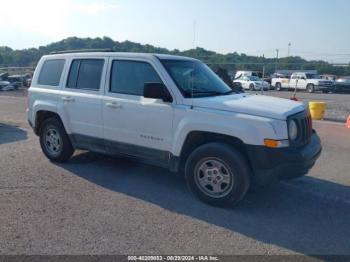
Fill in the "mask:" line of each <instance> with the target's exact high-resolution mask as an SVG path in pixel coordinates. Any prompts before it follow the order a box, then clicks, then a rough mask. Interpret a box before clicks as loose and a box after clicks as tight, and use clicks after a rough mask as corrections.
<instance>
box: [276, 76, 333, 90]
mask: <svg viewBox="0 0 350 262" xmlns="http://www.w3.org/2000/svg"><path fill="white" fill-rule="evenodd" d="M271 85H272V87H274V88H275V90H277V91H281V90H282V89H295V88H296V89H301V90H306V91H307V92H309V93H313V92H315V91H317V90H320V91H322V92H323V93H327V92H329V91H332V90H333V87H334V82H333V81H330V80H324V79H321V78H320V77H319V76H318V75H315V74H309V73H303V72H296V73H293V74H292V76H291V77H290V79H289V78H287V77H276V78H272V80H271Z"/></svg>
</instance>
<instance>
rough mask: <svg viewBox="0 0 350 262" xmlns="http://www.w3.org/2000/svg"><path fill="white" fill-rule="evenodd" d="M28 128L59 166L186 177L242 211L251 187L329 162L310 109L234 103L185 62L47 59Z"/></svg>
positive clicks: (233, 96)
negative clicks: (104, 158) (142, 165)
mask: <svg viewBox="0 0 350 262" xmlns="http://www.w3.org/2000/svg"><path fill="white" fill-rule="evenodd" d="M28 104H29V108H28V122H29V124H30V125H31V126H32V128H33V129H34V132H35V134H37V135H38V136H39V137H40V144H41V147H42V150H43V152H44V154H45V155H46V156H47V157H48V158H49V159H50V160H52V161H58V162H61V161H66V160H68V159H69V158H70V157H71V156H72V154H73V152H74V150H75V149H83V150H90V151H94V152H99V153H102V154H108V155H119V156H128V157H132V158H135V159H137V160H139V161H142V162H146V163H150V164H153V165H157V166H161V167H165V168H168V169H169V170H170V171H173V172H183V173H184V174H185V177H186V181H187V184H188V187H189V188H190V189H191V191H192V192H193V193H194V194H195V195H196V196H198V197H199V198H200V199H202V200H203V201H205V202H207V203H210V204H213V205H233V204H236V203H237V202H238V201H240V200H241V199H242V198H243V197H244V195H245V194H246V192H247V190H248V189H249V187H250V185H251V183H252V182H255V183H257V184H264V183H266V182H268V181H271V180H272V179H276V178H277V179H289V178H294V177H299V176H302V175H305V174H306V173H307V172H308V170H309V169H310V168H311V167H312V166H313V165H314V164H315V161H316V159H317V158H318V157H319V155H320V153H321V144H320V139H319V137H318V136H317V134H316V132H315V131H314V130H313V129H312V123H311V118H310V115H309V112H308V110H307V109H306V108H305V106H304V105H303V104H302V103H298V102H294V101H290V100H286V99H279V98H272V97H267V96H261V95H250V94H245V93H235V91H234V90H231V89H230V88H229V87H228V86H227V85H226V84H225V83H224V82H223V81H221V79H220V78H219V77H217V76H216V75H215V74H214V73H213V72H212V71H211V70H210V69H209V68H208V67H207V66H206V65H205V64H203V63H202V62H200V61H198V60H195V59H192V58H186V57H179V56H170V55H157V54H138V53H115V52H79V53H56V54H53V55H47V56H44V57H42V58H41V60H40V61H39V63H38V65H37V68H36V70H35V73H34V77H33V81H32V85H31V87H30V88H29V94H28Z"/></svg>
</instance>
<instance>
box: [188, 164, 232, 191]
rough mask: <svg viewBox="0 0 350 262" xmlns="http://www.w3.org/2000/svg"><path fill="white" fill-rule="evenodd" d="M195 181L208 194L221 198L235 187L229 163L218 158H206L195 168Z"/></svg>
mask: <svg viewBox="0 0 350 262" xmlns="http://www.w3.org/2000/svg"><path fill="white" fill-rule="evenodd" d="M194 171H195V182H196V184H197V186H198V188H199V189H200V190H201V191H202V192H203V193H204V194H206V195H207V196H210V197H214V198H221V197H224V196H226V195H227V194H228V193H229V192H230V191H231V189H232V187H233V182H234V181H233V175H232V172H231V170H230V168H229V167H228V165H227V164H226V163H225V162H223V161H222V160H220V159H217V158H205V159H203V160H202V161H200V162H199V163H198V164H197V165H196V167H195V169H194Z"/></svg>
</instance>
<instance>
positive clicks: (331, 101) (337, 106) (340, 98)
mask: <svg viewBox="0 0 350 262" xmlns="http://www.w3.org/2000/svg"><path fill="white" fill-rule="evenodd" d="M249 93H257V94H261V92H250V91H249ZM263 94H264V95H268V96H275V97H282V98H288V99H289V98H291V97H292V96H293V92H290V91H281V92H277V91H267V92H264V93H263ZM296 96H297V98H298V99H299V100H300V101H302V102H303V103H305V104H308V103H309V101H322V102H326V103H327V109H326V114H325V120H331V121H337V122H345V121H346V119H347V118H348V116H350V94H323V93H313V94H309V93H305V92H298V93H297V95H296Z"/></svg>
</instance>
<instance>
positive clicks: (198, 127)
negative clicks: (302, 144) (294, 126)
mask: <svg viewBox="0 0 350 262" xmlns="http://www.w3.org/2000/svg"><path fill="white" fill-rule="evenodd" d="M273 121H274V120H271V119H269V118H263V117H258V116H251V115H245V114H239V113H230V116H228V114H227V113H224V112H220V114H217V113H216V114H213V113H212V112H202V113H201V112H200V111H199V110H195V112H192V113H191V111H190V110H187V112H186V113H184V114H183V117H180V118H179V122H177V123H176V119H175V124H174V126H175V127H176V129H175V131H174V140H173V145H172V151H171V152H172V154H173V155H175V156H180V154H181V150H182V147H183V145H184V143H185V141H186V137H187V135H188V134H189V133H190V132H193V131H199V132H200V131H203V132H211V133H217V134H221V135H228V136H232V137H237V138H239V139H240V140H242V141H243V143H245V144H249V145H263V144H264V139H265V138H270V139H287V138H288V135H287V134H286V132H283V133H282V134H278V132H279V131H280V130H283V128H284V126H283V123H282V122H283V121H279V122H281V123H282V125H281V123H279V124H275V123H272V122H273Z"/></svg>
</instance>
